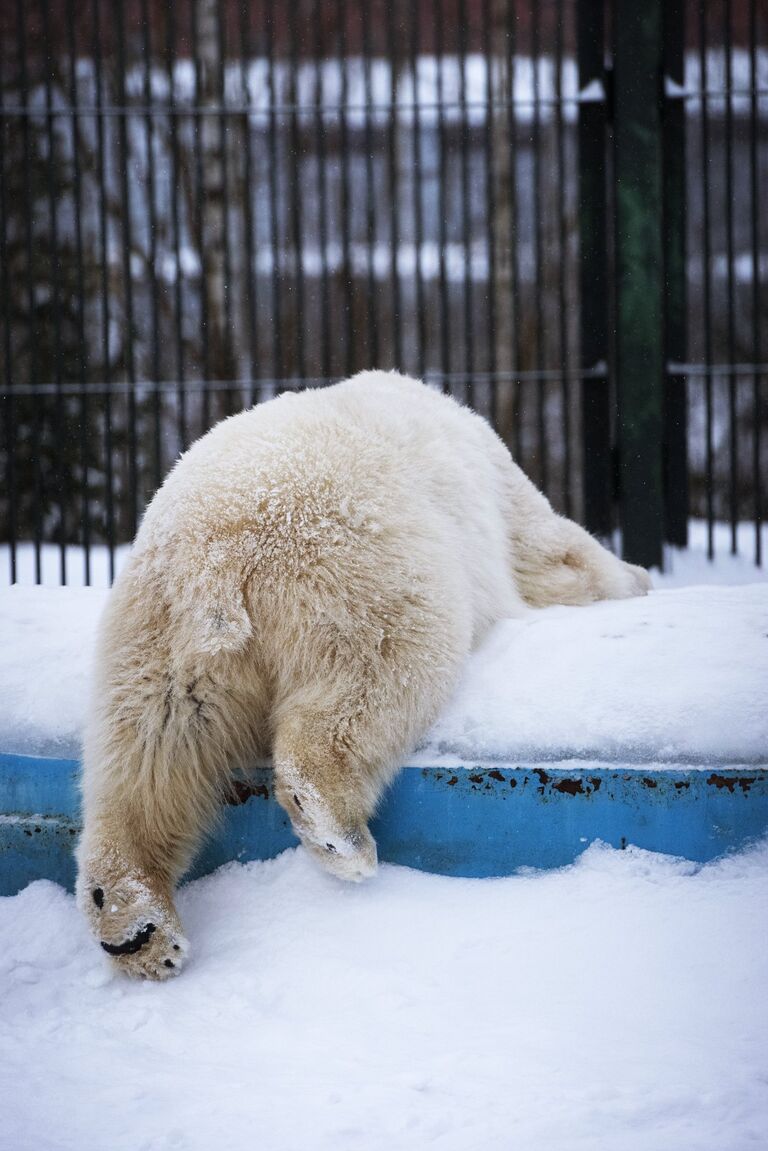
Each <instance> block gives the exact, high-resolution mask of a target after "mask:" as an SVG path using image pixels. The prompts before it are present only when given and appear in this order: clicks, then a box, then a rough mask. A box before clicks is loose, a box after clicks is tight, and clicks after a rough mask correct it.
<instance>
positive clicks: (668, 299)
mask: <svg viewBox="0 0 768 1151" xmlns="http://www.w3.org/2000/svg"><path fill="white" fill-rule="evenodd" d="M663 16H664V29H663V35H664V83H665V98H664V100H663V103H662V131H663V134H664V143H663V147H664V153H663V165H664V199H663V211H664V240H663V245H662V253H663V258H664V359H665V361H666V363H667V364H669V363H671V362H674V361H677V362H679V363H682V362H684V361H685V360H686V358H687V356H688V349H687V340H686V321H687V301H686V253H685V216H686V208H685V193H686V188H685V181H686V158H685V106H684V104H683V103H682V102H681V101H679V100H670V99H669V98H668V97H667V95H666V89H667V88H669V87H672V86H678V87H681V86H682V84H683V82H684V80H685V54H684V46H685V8H684V3H683V0H666V3H665V4H664V13H663ZM664 530H665V539H666V541H667V542H668V543H670V544H674V545H675V546H676V547H681V548H682V547H686V546H687V544H688V397H687V382H686V380H685V378H684V377H682V378H680V377H676V378H673V377H671V376H670V375H669V374H668V373H666V374H665V379H664Z"/></svg>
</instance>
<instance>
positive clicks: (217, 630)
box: [168, 540, 253, 655]
mask: <svg viewBox="0 0 768 1151" xmlns="http://www.w3.org/2000/svg"><path fill="white" fill-rule="evenodd" d="M178 560H181V563H178ZM173 568H174V569H175V570H174V572H173V573H172V574H171V573H169V574H170V578H171V580H172V585H173V586H172V587H170V588H169V589H168V590H169V592H170V594H169V597H168V599H169V604H170V614H171V622H172V625H173V628H174V637H175V641H176V643H175V646H176V647H177V648H178V647H179V646H183V647H184V648H185V649H186V650H187V652H188V653H193V652H194V653H198V654H200V655H218V654H219V653H223V652H237V651H242V650H243V648H244V647H245V646H246V644H247V643H248V641H249V640H250V639H251V637H252V635H253V624H252V622H251V617H250V616H249V614H248V610H247V607H246V600H245V585H246V579H247V576H246V572H245V565H244V563H243V558H242V556H241V555H239V554H238V549H237V548H236V547H234V546H233V543H232V541H228V540H219V541H214V542H210V543H208V544H207V546H205V547H203V548H202V549H200V550H195V553H194V554H191V555H189V556H184V557H182V556H178V557H177V562H175V563H174V565H173ZM179 641H181V643H180V642H179Z"/></svg>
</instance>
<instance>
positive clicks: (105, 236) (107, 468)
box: [91, 0, 115, 583]
mask: <svg viewBox="0 0 768 1151" xmlns="http://www.w3.org/2000/svg"><path fill="white" fill-rule="evenodd" d="M100 4H101V0H93V4H92V8H91V21H92V29H93V40H92V50H93V71H94V79H95V84H96V107H97V109H98V110H100V109H101V107H102V104H103V100H104V88H103V85H104V77H103V73H102V60H101V52H102V47H101V36H102V33H101V21H100V16H99V12H100ZM106 148H107V144H106V139H105V133H104V117H103V116H101V115H97V117H96V168H97V172H98V180H99V192H100V195H99V256H100V259H99V293H100V296H101V355H102V365H101V372H102V375H103V377H104V382H105V384H106V392H105V395H104V485H105V488H106V492H105V504H106V529H107V555H108V565H109V582H110V583H112V582H113V580H114V578H115V480H114V458H113V440H112V393H111V390H110V385H111V383H112V366H111V358H110V347H109V329H110V310H109V299H110V291H109V248H108V243H109V227H108V217H107V184H106Z"/></svg>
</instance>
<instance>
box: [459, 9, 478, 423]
mask: <svg viewBox="0 0 768 1151" xmlns="http://www.w3.org/2000/svg"><path fill="white" fill-rule="evenodd" d="M467 19H468V15H467V0H459V21H458V23H459V28H458V34H459V77H460V78H459V105H460V108H461V148H460V152H461V231H462V242H463V245H464V281H463V283H464V366H465V369H466V373H467V385H466V389H465V393H464V398H465V399H466V402H467V404H468V405H469V406H470V407H472V406H473V404H474V398H475V396H474V383H473V379H472V375H473V372H474V367H475V334H474V326H473V325H474V289H473V284H472V217H471V209H470V200H469V147H470V140H469V120H468V110H467V56H468V44H467V32H468V24H467Z"/></svg>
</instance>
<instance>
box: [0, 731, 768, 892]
mask: <svg viewBox="0 0 768 1151" xmlns="http://www.w3.org/2000/svg"><path fill="white" fill-rule="evenodd" d="M78 773H79V764H78V762H77V760H75V759H56V758H53V757H50V756H32V755H12V754H8V753H0V895H12V894H14V893H15V892H17V891H19V890H20V889H21V888H22V887H24V886H26V884H27V883H30V882H32V881H33V880H35V879H50V880H54V881H55V882H57V883H61V884H63V885H64V886H65V887H67V888H69V889H70V890H71V888H72V886H73V883H74V876H75V866H74V859H73V854H72V849H73V846H74V844H75V842H76V839H77V834H78V831H79V826H80V825H79V798H78V790H77V778H78ZM371 829H372V831H373V834H374V835H375V837H376V840H377V843H378V846H379V858H380V859H381V860H383V861H386V862H392V863H398V864H403V865H405V866H409V867H416V868H419V869H422V870H426V871H434V872H437V873H440V874H444V875H456V876H468V877H487V876H498V875H509V874H512V873H514V872H515V871H517V870H518V869H520V868H554V867H562V866H564V865H566V864H568V863H571V862H573V860H574V859H575V858H576V857H577V856H578V855H579V854H580V853H581V852H582V851H583V850H584V849H585V848H586V847H587V846H588V844H589V843H591V842H593V841H594V840H596V839H600V840H602V841H604V842H605V843H609V844H611V845H612V846H614V847H617V848H621V847H625V846H627V845H628V844H634V845H636V846H638V847H643V848H646V849H647V850H651V851H660V852H664V853H667V854H671V855H678V856H682V857H684V858H687V859H691V860H694V861H698V862H705V861H707V860H710V859H714V858H716V857H717V856H718V855H721V854H723V853H725V852H728V851H733V850H736V849H738V848H740V847H743V846H745V845H747V844H748V843H749V842H751V841H754V840H756V839H759V838H761V837H762V836H764V835H765V834H766V833H767V832H768V763H760V764H739V765H730V766H729V765H721V764H697V765H695V766H694V765H691V764H680V765H671V766H666V767H664V769H662V770H659V769H656V770H654V767H653V765H650V764H642V765H635V764H633V765H623V764H611V765H608V764H605V763H595V762H589V761H575V760H569V761H567V763H541V764H493V765H489V764H483V765H475V764H471V763H470V764H466V765H461V766H451V767H446V766H445V765H442V764H438V765H435V766H429V765H424V764H419V765H418V766H406V767H404V768H403V770H402V771H401V772H400V774H399V775H398V777H397V779H396V781H395V783H394V785H393V786H392V788H391V789H390V791H389V792H388V794H387V796H386V797H385V800H384V802H383V803H382V806H381V810H380V812H379V814H378V815H377V816H376V818H375V819H374V820H373V822H372V825H371ZM296 842H297V841H296V839H295V837H294V835H293V832H292V830H291V827H290V824H289V821H288V818H287V816H286V815H285V814H284V813H283V811H282V809H281V808H280V807H279V805H278V804H277V802H276V801H275V799H274V794H273V789H272V773H271V769H270V768H269V767H257V768H254V769H253V770H252V771H251V772H249V773H248V775H247V776H243V777H240V778H238V779H236V781H235V782H234V784H233V787H232V790H231V795H230V797H229V800H228V802H227V803H226V804H224V805H223V808H222V816H221V819H220V821H219V823H218V825H217V827H216V828H215V829H214V831H213V833H212V834H211V836H210V837H209V839H208V840H207V841H206V843H205V845H204V847H203V849H202V850H201V852H200V854H199V856H198V858H197V860H196V861H195V863H194V866H193V867H192V869H191V870H190V872H189V876H188V877H189V878H194V877H197V876H199V875H204V874H207V873H208V872H210V871H212V870H214V869H215V868H216V867H219V866H220V865H221V864H223V863H226V862H229V861H231V860H239V861H246V860H249V859H269V858H272V857H274V856H276V855H278V854H279V853H280V852H281V851H284V850H285V849H286V848H288V847H292V846H295V844H296Z"/></svg>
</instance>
